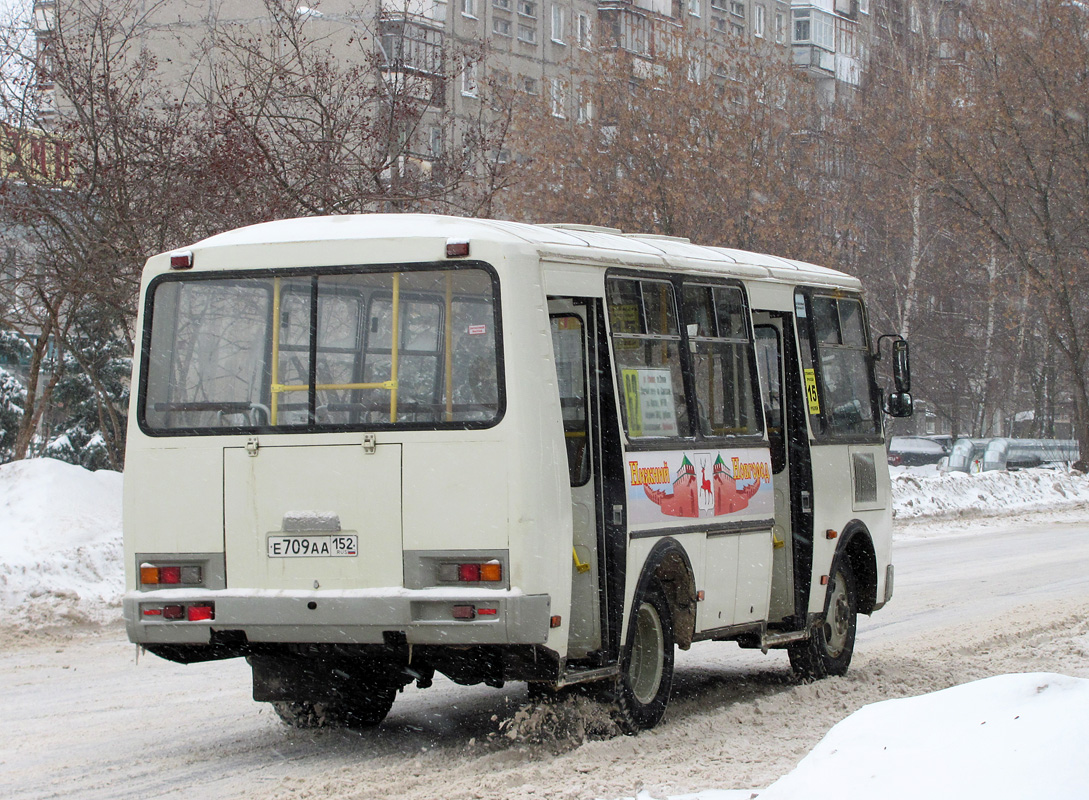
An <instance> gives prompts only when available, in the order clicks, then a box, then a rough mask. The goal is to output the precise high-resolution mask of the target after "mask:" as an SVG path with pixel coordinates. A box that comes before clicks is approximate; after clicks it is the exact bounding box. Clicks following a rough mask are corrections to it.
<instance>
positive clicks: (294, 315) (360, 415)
mask: <svg viewBox="0 0 1089 800" xmlns="http://www.w3.org/2000/svg"><path fill="white" fill-rule="evenodd" d="M495 294H496V282H495V279H494V278H493V275H492V273H491V272H490V271H487V270H485V269H484V268H477V267H465V266H461V265H459V268H456V269H455V268H428V269H414V268H409V267H397V268H395V269H389V268H387V269H384V270H376V269H367V270H366V271H364V270H363V269H359V270H357V271H351V272H348V271H337V272H321V271H317V270H315V271H314V272H313V273H303V274H300V273H299V272H297V271H293V272H292V273H290V275H283V276H277V275H275V274H269V273H261V274H260V275H255V276H250V275H244V274H239V273H228V274H224V275H215V276H203V275H200V276H198V275H187V276H174V275H171V276H168V277H167V278H164V279H160V281H159V282H158V284H157V285H155V286H154V287H153V290H152V292H151V299H150V308H149V314H148V318H149V322H148V325H149V326H150V327H149V333H148V336H147V337H146V342H147V345H146V346H147V350H146V352H145V366H144V375H145V379H144V386H143V392H142V401H141V405H140V411H141V422H142V424H143V425H144V427H145V428H146V429H147V430H148V431H149V432H184V433H201V432H217V433H222V432H224V429H244V430H260V429H295V430H298V429H303V430H350V429H353V428H367V429H371V428H376V427H390V426H393V427H410V428H434V427H485V426H488V425H492V424H495V422H497V421H498V419H499V417H500V415H501V413H502V387H501V376H500V363H501V360H500V358H499V353H498V350H497V341H498V339H497V335H496V332H497V327H498V304H497V303H496V297H495ZM395 331H396V335H394V332H395Z"/></svg>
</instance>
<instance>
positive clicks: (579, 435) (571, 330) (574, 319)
mask: <svg viewBox="0 0 1089 800" xmlns="http://www.w3.org/2000/svg"><path fill="white" fill-rule="evenodd" d="M551 322H552V351H553V352H554V353H555V356H556V380H557V383H558V385H559V390H560V410H561V411H562V413H563V436H564V442H565V443H566V445H567V469H568V472H569V473H570V476H571V485H572V486H582V485H583V484H585V483H586V482H587V481H588V480H590V449H589V438H588V435H587V427H586V417H587V415H586V365H585V363H584V361H583V358H584V353H585V352H586V343H585V340H584V336H585V334H584V331H583V326H582V320H581V319H580V318H579V317H578V316H576V315H574V314H555V315H553V316H552V318H551Z"/></svg>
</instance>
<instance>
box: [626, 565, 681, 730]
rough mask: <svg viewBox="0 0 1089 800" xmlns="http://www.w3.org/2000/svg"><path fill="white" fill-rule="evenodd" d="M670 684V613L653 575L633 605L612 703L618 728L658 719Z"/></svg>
mask: <svg viewBox="0 0 1089 800" xmlns="http://www.w3.org/2000/svg"><path fill="white" fill-rule="evenodd" d="M672 687H673V615H672V613H671V612H670V609H669V603H668V602H667V601H666V598H665V593H664V592H663V591H662V586H661V583H660V582H659V581H658V580H657V579H655V580H654V581H652V583H651V585H650V586H649V587H648V588H647V589H646V591H645V592H644V593H643V596H642V597H641V598H640V599H639V600H638V602H637V603H636V607H635V618H634V619H633V620H632V625H631V632H630V634H629V643H628V648H627V653H626V656H625V659H624V662H623V668H622V670H621V674H620V677H619V678H618V683H617V687H616V692H615V700H614V703H613V706H614V710H613V717H614V719H615V720H616V722H617V724H618V725H619V726H620V728H621V730H623V731H624V733H627V734H635V733H638V732H639V731H641V730H647V729H648V728H653V727H654V726H655V725H657V724H658V722H660V721H661V719H662V715H663V714H664V713H665V709H666V705H667V704H668V703H669V693H670V691H671V690H672Z"/></svg>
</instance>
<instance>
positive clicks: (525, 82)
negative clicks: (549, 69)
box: [520, 75, 539, 94]
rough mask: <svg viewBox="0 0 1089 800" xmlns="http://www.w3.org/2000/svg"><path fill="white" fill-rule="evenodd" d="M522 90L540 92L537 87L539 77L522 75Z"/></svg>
mask: <svg viewBox="0 0 1089 800" xmlns="http://www.w3.org/2000/svg"><path fill="white" fill-rule="evenodd" d="M520 85H521V87H522V91H523V92H525V93H526V94H537V93H538V92H539V90H538V88H537V79H536V78H531V77H530V76H529V75H523V76H522V77H521V84H520Z"/></svg>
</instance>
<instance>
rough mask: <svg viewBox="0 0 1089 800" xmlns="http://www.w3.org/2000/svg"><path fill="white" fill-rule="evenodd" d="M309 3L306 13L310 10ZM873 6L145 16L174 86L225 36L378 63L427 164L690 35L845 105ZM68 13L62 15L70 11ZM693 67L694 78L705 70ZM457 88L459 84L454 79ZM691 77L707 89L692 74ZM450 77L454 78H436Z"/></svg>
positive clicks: (233, 2) (335, 6)
mask: <svg viewBox="0 0 1089 800" xmlns="http://www.w3.org/2000/svg"><path fill="white" fill-rule="evenodd" d="M64 2H65V0H35V3H34V17H35V27H36V30H37V33H38V43H39V51H40V62H41V64H42V69H41V70H40V72H41V74H42V76H44V77H43V78H42V80H41V83H40V89H41V92H42V95H43V101H44V102H43V108H44V109H45V117H46V122H48V121H49V118H50V116H51V114H50V109H55V108H56V104H57V103H58V102H60V103H63V99H58V98H56V97H55V96H54V93H55V90H54V88H53V86H52V84H51V83H50V82H49V79H48V61H49V56H50V47H51V46H52V42H53V40H54V37H55V35H56V26H57V25H58V20H64V18H65V16H64V14H63V13H61V14H58V3H60V4H63V3H64ZM307 3H309V4H307ZM869 3H870V0H791V1H788V0H291V2H280V3H276V2H273V3H272V4H269V3H266V2H264V0H172V2H170V3H165V4H162V5H161V6H147V7H142V6H139V5H137V6H135V8H137V10H138V11H139V12H140V13H141V14H142V15H143V16H142V18H141V21H140V24H139V26H138V27H137V28H136V29H135V30H136V31H137V33H138V35H139V36H141V37H143V38H144V39H145V40H146V45H147V47H148V48H149V50H150V51H151V52H153V53H154V55H155V57H156V59H157V64H158V69H159V70H160V73H161V76H162V79H163V80H166V81H171V80H173V81H178V82H182V81H196V82H198V83H199V82H200V81H201V80H210V79H211V76H212V72H213V70H214V69H215V67H216V63H217V57H218V56H217V48H222V47H229V43H228V42H226V40H225V39H224V36H229V35H238V34H239V33H240V32H246V33H248V34H250V35H253V36H258V35H264V36H270V37H275V36H277V35H282V30H283V27H284V25H285V22H289V23H290V24H291V25H293V26H297V28H298V29H300V30H304V31H305V32H306V34H307V36H308V37H310V38H311V39H313V40H321V41H323V42H325V43H326V44H330V45H334V46H335V47H336V48H337V51H338V52H340V53H343V57H344V58H345V59H356V60H358V61H359V62H360V63H363V62H365V61H368V60H369V61H372V63H374V64H375V65H376V66H377V67H378V69H377V70H376V80H380V81H383V82H385V84H386V85H387V86H390V87H396V88H397V89H398V90H399V91H403V90H405V89H406V87H408V90H409V91H413V92H416V93H417V94H418V95H419V99H420V102H421V103H424V104H426V105H427V107H428V108H427V112H426V120H425V124H423V125H421V126H418V129H417V131H416V134H415V135H416V137H417V139H418V141H415V142H414V144H413V149H414V151H415V152H417V153H418V154H419V156H420V157H421V158H424V159H426V158H427V157H428V156H431V155H434V154H436V153H438V152H439V151H441V150H442V149H443V148H448V147H451V146H453V145H455V144H456V141H457V135H458V134H457V131H456V128H457V122H456V121H457V120H465V119H474V118H475V119H479V118H480V116H481V113H482V109H481V108H480V104H481V103H482V102H486V101H487V99H488V97H489V96H493V95H495V94H496V93H497V92H503V91H507V92H511V93H514V92H517V93H519V94H521V95H523V96H524V97H525V98H527V99H530V100H532V99H533V98H539V99H540V101H541V102H542V103H547V104H548V107H549V108H550V109H551V111H552V114H553V115H554V116H555V117H556V118H557V119H560V118H563V119H569V120H585V119H586V118H587V117H588V116H591V115H592V114H593V109H592V108H591V107H589V105H588V104H587V103H586V102H585V101H583V100H582V99H581V97H580V92H579V87H578V85H577V84H578V80H579V79H578V75H579V72H580V64H585V63H586V61H587V56H588V55H589V54H590V53H592V52H593V51H594V50H595V49H605V50H611V51H619V52H623V53H625V54H627V55H628V56H630V58H631V63H632V65H633V70H634V71H635V74H636V76H638V74H639V70H640V69H647V68H648V67H649V66H650V65H653V64H654V63H655V61H658V60H661V58H662V57H663V55H665V54H667V53H670V54H675V47H676V44H675V43H676V41H677V40H678V39H679V38H681V35H682V34H683V35H686V36H687V37H688V38H689V40H690V41H691V40H693V37H696V38H699V39H700V40H701V41H704V42H708V43H713V44H715V45H717V46H720V47H724V48H739V47H743V48H756V49H757V50H758V51H759V52H764V53H766V54H767V55H768V57H769V58H776V57H778V58H784V59H792V60H793V63H794V64H795V65H796V66H797V67H798V68H799V69H801V70H804V71H805V73H806V74H807V75H809V76H810V77H811V78H812V79H813V80H814V81H816V82H817V83H818V85H819V86H820V87H821V90H822V93H823V94H825V95H826V96H828V97H834V96H835V94H836V91H837V89H839V88H844V87H846V88H853V87H855V86H857V85H858V83H859V80H860V76H861V72H862V69H863V63H864V52H863V39H864V36H865V35H866V27H865V23H866V21H867V17H868V15H869V11H870V9H869ZM62 10H63V9H62ZM693 63H694V64H695V65H696V66H694V67H691V68H690V69H695V70H697V71H698V69H699V66H698V63H699V62H698V59H694V60H693ZM451 77H452V78H453V79H450V78H451ZM694 77H699V76H698V75H695V76H694ZM440 78H445V79H444V80H439V79H440Z"/></svg>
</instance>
